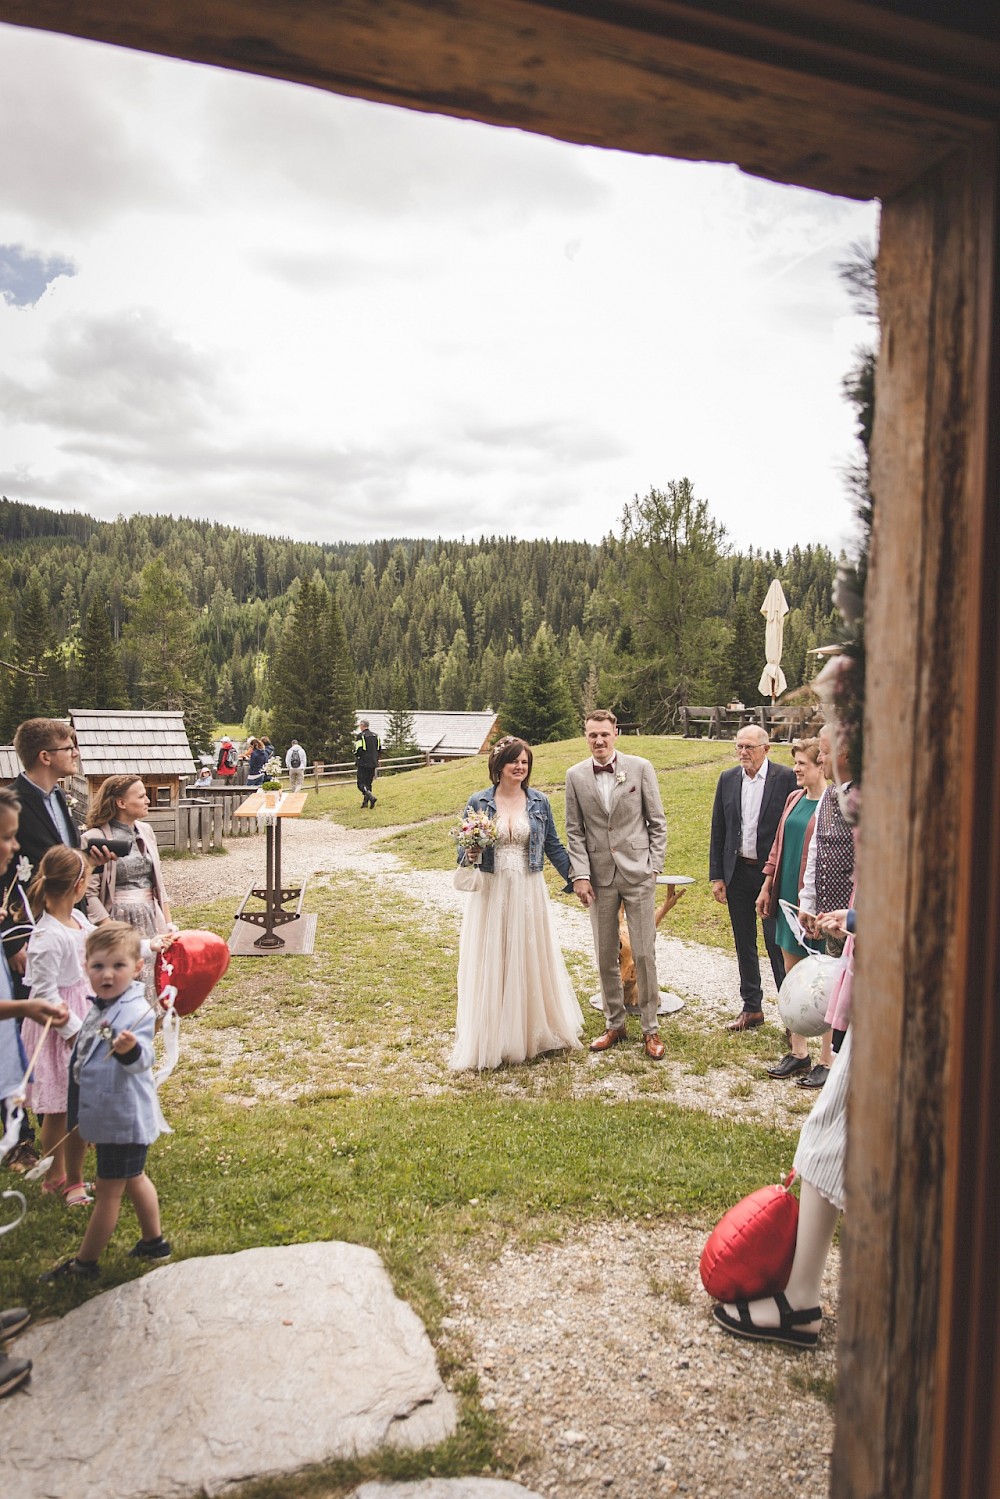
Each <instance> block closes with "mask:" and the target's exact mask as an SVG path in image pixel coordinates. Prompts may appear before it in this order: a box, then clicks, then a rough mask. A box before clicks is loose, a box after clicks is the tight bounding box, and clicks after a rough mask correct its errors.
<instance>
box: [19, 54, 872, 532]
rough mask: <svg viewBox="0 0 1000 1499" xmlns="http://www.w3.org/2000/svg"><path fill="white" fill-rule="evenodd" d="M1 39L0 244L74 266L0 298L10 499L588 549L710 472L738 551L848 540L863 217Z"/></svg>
mask: <svg viewBox="0 0 1000 1499" xmlns="http://www.w3.org/2000/svg"><path fill="white" fill-rule="evenodd" d="M0 34H2V39H3V42H4V46H3V49H2V51H0V129H4V132H5V136H6V138H8V139H9V138H11V129H12V122H15V123H16V124H17V139H18V142H19V150H18V152H16V153H14V152H5V153H3V155H2V157H0V202H2V204H3V207H2V208H0V242H6V243H8V244H24V245H30V246H31V250H32V254H34V255H36V256H37V257H38V258H39V259H40V260H43V261H44V260H56V259H59V260H64V261H66V262H72V264H73V265H74V266H75V267H76V268H77V274H76V275H75V276H74V277H72V279H67V278H62V279H58V280H55V281H52V282H51V283H50V284H49V286H48V289H47V291H46V292H45V295H44V296H43V297H42V298H41V299H40V300H39V301H37V303H36V304H35V305H33V306H24V307H20V308H14V307H7V306H5V305H2V304H0V348H2V349H3V351H4V352H3V356H2V360H0V396H2V399H0V422H2V424H3V427H2V431H3V444H2V451H3V454H4V464H5V469H4V471H3V472H2V473H0V488H2V489H3V492H4V493H7V494H8V495H10V496H11V497H17V498H23V499H26V500H32V499H36V500H39V501H43V502H56V503H60V504H65V505H72V506H75V507H76V508H80V509H86V510H89V511H90V512H91V513H94V514H98V515H102V516H113V515H115V514H117V513H119V512H121V511H125V512H128V511H129V510H133V509H135V510H144V511H156V510H164V511H173V512H175V513H176V512H178V511H183V512H185V513H192V514H198V515H204V514H211V515H213V517H215V518H218V519H222V520H229V521H231V522H232V523H234V524H238V525H246V526H251V527H254V528H257V527H259V528H262V529H268V530H272V531H281V530H285V531H292V532H293V533H294V534H297V535H302V536H309V537H314V538H318V539H330V540H334V539H338V538H341V537H352V538H357V537H371V536H376V535H401V534H407V535H414V534H424V533H430V534H434V535H436V534H456V535H457V534H465V535H475V534H478V533H479V531H481V530H482V531H487V532H496V531H503V532H506V533H513V534H519V535H523V536H535V535H545V534H560V535H563V536H578V537H584V538H589V539H595V540H596V539H598V538H599V537H600V536H602V535H604V534H606V533H607V531H608V530H609V529H610V528H612V527H613V526H614V525H615V524H616V523H617V520H618V518H619V516H620V513H621V509H622V507H623V505H624V504H625V503H627V501H628V500H629V499H630V498H631V497H632V495H633V494H635V493H636V492H640V493H641V492H644V491H645V490H646V489H648V488H649V487H650V486H651V485H657V486H659V487H663V486H664V485H665V484H666V482H667V481H668V480H669V479H671V478H679V477H681V476H683V475H688V476H690V477H691V479H692V480H693V482H694V484H695V489H696V492H697V493H698V494H699V495H703V496H704V497H706V498H707V499H708V500H709V502H710V504H711V506H712V509H713V511H714V513H715V514H716V515H717V517H718V518H719V519H720V520H722V521H723V522H724V523H725V524H726V525H727V526H728V528H729V530H730V532H731V534H732V536H733V539H734V540H735V541H736V542H737V544H738V545H741V546H746V545H748V544H751V543H752V544H754V545H759V546H764V547H768V546H782V547H784V546H787V545H788V544H789V543H790V542H792V541H795V540H798V541H802V542H805V541H808V540H824V541H828V542H831V543H834V544H836V543H837V542H838V541H839V540H840V539H841V538H842V537H843V536H844V534H845V533H846V531H847V529H848V527H849V521H850V515H849V505H848V502H847V500H846V498H845V495H844V490H843V485H842V482H841V479H840V467H841V465H842V463H843V462H844V460H845V459H846V458H847V457H848V456H850V453H851V442H852V433H853V425H852V415H851V412H850V410H849V408H848V407H847V406H846V405H845V404H844V402H843V401H842V399H841V395H840V382H841V379H842V376H843V374H844V372H845V370H846V368H847V367H848V365H849V363H850V361H851V357H852V351H853V348H854V347H855V345H856V344H857V343H858V342H860V341H861V339H862V338H863V337H865V336H866V335H867V333H868V330H866V329H865V328H864V326H863V325H862V324H860V323H859V322H858V320H857V319H855V318H854V317H853V316H852V315H851V310H850V307H849V303H848V300H847V297H846V294H845V292H844V290H843V288H842V287H841V286H840V284H839V282H838V279H837V276H836V270H835V266H836V263H837V261H838V260H841V259H843V258H844V256H845V254H846V253H847V250H848V246H849V245H850V243H851V241H852V240H855V239H857V238H859V237H861V236H864V235H866V234H868V235H870V234H871V232H872V229H873V225H874V223H875V214H874V209H873V207H872V206H871V205H863V204H853V203H847V202H844V201H842V200H837V199H831V198H825V197H822V196H820V195H818V194H811V193H803V192H797V191H794V190H791V189H787V188H782V187H779V186H776V185H774V184H772V183H766V182H761V181H757V180H755V179H752V178H748V177H745V176H742V175H741V174H740V173H739V172H737V171H736V170H735V169H733V168H727V167H705V166H698V165H694V164H691V163H680V162H672V161H663V160H658V159H656V158H644V157H636V156H627V155H624V154H622V153H615V152H601V151H597V150H593V149H587V148H582V147H576V146H569V145H565V144H563V143H560V142H554V141H550V140H546V139H539V138H534V137H531V136H527V135H524V134H521V133H519V132H516V131H510V130H507V131H503V130H493V129H490V128H488V127H486V126H482V125H476V124H469V123H468V122H459V121H452V120H446V119H443V118H439V117H435V116H428V115H419V114H410V113H407V112H406V111H402V110H392V109H385V108H381V107H379V106H375V105H371V104H367V103H365V102H363V101H357V100H349V99H341V98H337V97H335V96H333V95H327V94H324V93H322V92H317V91H311V90H308V89H302V88H297V87H295V86H293V85H290V84H281V83H275V82H270V81H267V80H262V79H256V78H250V77H242V76H240V75H237V74H232V73H225V72H218V71H215V70H212V69H206V68H195V67H190V66H188V65H185V64H180V63H176V62H170V61H165V60H162V59H154V58H149V57H143V56H139V55H137V54H131V53H128V52H125V51H120V50H116V49H112V48H102V47H98V46H94V45H91V44H86V43H80V42H76V41H73V40H72V39H69V38H58V37H51V36H45V35H42V34H38V33H32V32H27V31H19V30H18V29H17V28H8V29H4V30H3V31H2V33H0ZM25 121H28V123H29V125H30V126H31V127H32V128H29V129H25V128H23V127H24V122H25ZM15 158H16V159H15Z"/></svg>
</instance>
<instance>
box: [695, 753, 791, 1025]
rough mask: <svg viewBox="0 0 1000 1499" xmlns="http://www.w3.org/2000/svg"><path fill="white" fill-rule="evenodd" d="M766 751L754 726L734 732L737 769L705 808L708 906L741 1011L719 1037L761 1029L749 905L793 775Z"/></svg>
mask: <svg viewBox="0 0 1000 1499" xmlns="http://www.w3.org/2000/svg"><path fill="white" fill-rule="evenodd" d="M770 747H771V741H770V739H769V738H768V736H767V733H766V732H765V730H764V729H761V728H758V727H757V726H756V725H754V724H748V725H747V727H746V728H744V729H740V731H739V733H738V734H737V736H736V755H737V758H738V759H739V764H738V765H734V766H733V767H732V769H731V770H724V771H723V772H722V774H721V776H720V777H719V784H718V786H717V787H716V790H715V805H714V807H713V808H712V838H711V844H710V847H709V858H708V877H709V879H710V880H711V882H712V894H713V895H714V896H715V898H716V900H717V901H719V903H720V904H721V905H726V906H728V907H729V920H730V922H731V924H732V928H733V940H734V942H735V944H736V959H737V962H738V963H739V968H740V995H741V997H742V999H743V1009H742V1011H741V1013H740V1014H739V1015H737V1017H736V1019H735V1020H730V1021H729V1023H728V1024H727V1026H726V1030H727V1031H749V1030H756V1028H757V1027H758V1026H759V1025H763V1024H764V991H763V989H762V988H761V983H760V959H759V957H758V954H757V910H756V902H757V897H758V895H759V894H760V888H761V885H762V884H763V883H764V863H765V860H766V859H767V856H768V854H769V853H770V852H771V844H772V843H773V842H774V836H775V834H776V833H777V831H778V823H779V821H780V819H781V813H782V811H783V810H784V806H785V802H786V800H787V799H788V797H789V796H790V794H791V793H792V792H793V791H794V790H795V786H796V782H795V772H794V771H793V770H791V769H790V768H789V767H788V766H787V765H772V764H771V762H770V760H769V759H768V758H767V752H768V750H769V749H770ZM762 925H763V928H764V945H765V947H766V948H767V955H768V957H769V958H770V960H771V972H772V973H773V974H774V982H775V985H776V986H777V987H778V988H780V987H781V981H782V979H783V978H784V976H785V965H784V962H783V960H782V957H781V949H780V948H779V947H778V945H777V944H776V942H775V940H774V921H773V919H772V920H764V921H763V923H762Z"/></svg>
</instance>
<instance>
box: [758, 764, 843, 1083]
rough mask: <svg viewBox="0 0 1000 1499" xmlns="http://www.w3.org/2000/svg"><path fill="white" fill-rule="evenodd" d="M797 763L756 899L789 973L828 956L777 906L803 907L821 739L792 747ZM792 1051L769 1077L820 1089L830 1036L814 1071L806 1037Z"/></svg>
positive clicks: (821, 780) (821, 782)
mask: <svg viewBox="0 0 1000 1499" xmlns="http://www.w3.org/2000/svg"><path fill="white" fill-rule="evenodd" d="M792 764H793V766H794V768H795V779H796V780H797V781H798V783H799V788H800V789H799V790H798V791H793V792H792V794H791V796H790V797H789V798H788V800H787V801H786V803H785V810H784V811H783V812H782V814H781V821H780V822H779V824H778V831H777V834H776V835H775V839H774V844H773V846H772V848H771V852H770V854H769V855H768V858H767V862H766V863H765V865H764V883H763V885H762V886H761V890H760V895H759V897H758V899H757V910H758V912H759V914H760V915H761V916H771V917H773V918H774V921H775V941H776V942H777V944H778V946H779V947H780V948H781V956H782V958H783V959H784V963H785V972H786V974H787V973H788V972H789V971H790V970H791V969H792V968H794V967H795V964H796V963H800V962H801V961H802V959H803V958H807V957H808V956H809V954H810V953H811V952H823V951H824V945H823V942H822V940H820V941H818V942H807V943H805V944H804V945H803V944H802V943H801V942H799V940H798V939H797V937H796V936H795V933H794V932H793V931H792V928H791V926H790V925H789V922H788V920H787V918H786V916H785V913H784V911H783V910H782V909H781V907H780V905H779V904H778V902H779V900H783V901H787V902H788V904H789V905H790V906H795V907H796V908H797V907H798V904H799V890H800V889H801V887H802V876H803V874H804V873H805V867H806V855H807V854H808V852H809V844H810V842H811V840H812V835H813V829H814V828H815V826H816V809H817V808H818V806H819V799H820V797H821V796H822V795H823V792H824V790H825V789H826V777H825V776H824V774H823V771H822V769H821V768H820V764H819V739H818V738H817V739H796V740H795V741H794V743H793V744H792ZM789 1048H790V1049H789V1052H788V1055H787V1056H784V1057H782V1058H781V1061H780V1062H777V1063H776V1064H775V1065H774V1066H773V1067H769V1068H768V1069H767V1071H768V1076H769V1077H774V1078H782V1079H783V1078H790V1077H794V1078H796V1079H797V1080H798V1084H799V1086H800V1087H809V1088H821V1087H822V1086H823V1084H824V1083H825V1082H826V1078H827V1073H828V1072H829V1070H830V1064H831V1063H832V1061H833V1050H832V1034H831V1032H830V1031H824V1033H823V1037H822V1040H821V1042H820V1053H819V1061H818V1062H817V1063H816V1066H815V1067H814V1066H813V1064H812V1059H811V1057H810V1055H809V1043H808V1041H807V1040H806V1038H805V1036H797V1035H795V1034H794V1032H793V1033H792V1034H791V1035H790V1037H789Z"/></svg>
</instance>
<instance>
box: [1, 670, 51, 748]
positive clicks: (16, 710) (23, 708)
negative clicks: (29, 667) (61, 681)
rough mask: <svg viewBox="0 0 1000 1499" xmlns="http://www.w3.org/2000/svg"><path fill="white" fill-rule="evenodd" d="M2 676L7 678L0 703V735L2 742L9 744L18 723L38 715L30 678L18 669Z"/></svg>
mask: <svg viewBox="0 0 1000 1499" xmlns="http://www.w3.org/2000/svg"><path fill="white" fill-rule="evenodd" d="M4 676H5V677H6V678H7V683H6V687H7V690H6V691H5V693H4V695H3V700H2V703H0V737H2V739H3V743H4V744H10V743H11V742H12V741H13V738H14V731H15V730H16V728H17V726H18V724H19V723H24V720H25V719H26V718H37V717H38V716H39V715H38V713H37V711H36V706H35V703H36V697H35V690H34V685H33V683H32V680H31V678H30V677H28V676H26V675H25V674H24V672H20V671H17V672H4ZM43 716H44V715H43Z"/></svg>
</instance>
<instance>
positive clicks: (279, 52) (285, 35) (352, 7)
mask: <svg viewBox="0 0 1000 1499" xmlns="http://www.w3.org/2000/svg"><path fill="white" fill-rule="evenodd" d="M0 21H9V22H13V23H16V24H18V25H25V26H31V27H35V28H39V29H46V30H55V31H65V32H68V33H70V34H73V35H77V36H85V37H91V38H94V39H96V40H98V41H105V42H113V43H116V44H119V45H122V46H127V47H133V48H137V49H139V50H142V51H148V52H159V53H165V54H168V55H171V56H178V57H185V58H189V59H191V60H193V61H196V62H203V63H212V64H215V65H217V66H221V67H227V68H237V69H241V70H243V71H245V72H251V73H261V74H266V75H269V76H271V77H281V78H289V79H293V80H295V81H297V82H300V83H306V84H311V85H313V86H315V87H319V88H325V89H330V90H333V91H334V92H339V93H344V94H351V95H357V96H362V97H365V98H370V99H376V100H381V101H384V102H386V103H391V104H400V105H406V106H408V107H410V108H414V109H420V110H429V111H433V112H437V113H441V114H449V115H457V116H461V117H465V118H475V119H480V120H485V121H487V122H489V123H492V124H497V125H508V126H515V127H517V128H520V129H525V130H531V131H536V132H538V133H540V134H544V135H552V136H557V137H561V138H563V139H566V140H573V141H579V142H584V143H587V144H592V145H600V146H609V147H615V148H618V149H623V150H629V151H637V152H643V153H656V154H659V155H665V156H674V157H680V158H684V159H687V160H707V161H737V162H738V163H739V164H740V166H742V167H743V168H744V169H745V170H747V171H749V172H753V173H755V174H756V175H758V176H762V177H769V178H773V179H775V180H778V181H782V182H794V183H798V184H800V185H802V186H806V187H813V188H819V189H821V190H823V191H827V192H835V193H839V194H844V195H848V196H855V197H860V198H868V197H873V196H886V195H889V194H892V193H894V192H898V191H899V190H901V189H902V188H903V187H904V186H905V185H906V184H907V183H908V182H910V181H912V180H913V179H914V178H916V177H917V176H919V175H920V174H921V173H922V172H923V171H925V170H926V169H927V167H928V166H929V165H932V164H933V163H934V162H936V161H939V160H941V159H942V158H943V157H944V156H946V155H948V154H950V152H952V151H953V150H955V149H956V147H958V146H959V145H960V144H962V143H963V142H964V141H965V140H966V138H967V136H968V132H969V129H970V128H973V127H972V125H971V121H972V120H973V119H975V118H977V117H983V116H988V115H990V114H991V113H994V114H996V113H1000V85H998V82H997V78H998V74H1000V67H998V64H1000V48H997V47H996V46H994V45H992V44H990V43H989V42H979V43H976V42H970V41H969V40H968V39H966V38H962V37H954V36H952V35H949V33H947V32H946V31H943V30H942V31H937V30H935V29H934V28H931V27H927V26H926V25H923V24H919V23H916V22H912V21H908V20H907V19H906V18H905V17H900V16H899V14H898V12H894V13H893V15H892V16H890V17H888V18H887V16H886V14H885V12H884V11H882V10H880V9H879V8H877V7H871V6H866V5H859V4H857V3H854V4H851V3H848V0H799V3H798V4H791V3H789V0H784V3H777V4H771V5H770V6H769V7H762V8H760V9H758V7H756V6H754V7H750V6H746V5H745V4H740V5H725V4H723V3H721V0H714V3H711V0H702V3H693V0H687V3H680V0H644V3H638V0H637V3H634V4H631V5H626V4H622V5H614V6H612V5H608V4H604V3H600V4H599V3H594V0H591V3H585V0H563V3H559V0H448V3H443V0H437V3H435V0H296V3H289V4H280V5H279V4H275V3H273V0H157V3H156V4H151V3H145V4H142V3H135V4H131V5H121V4H120V3H119V0H0Z"/></svg>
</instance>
